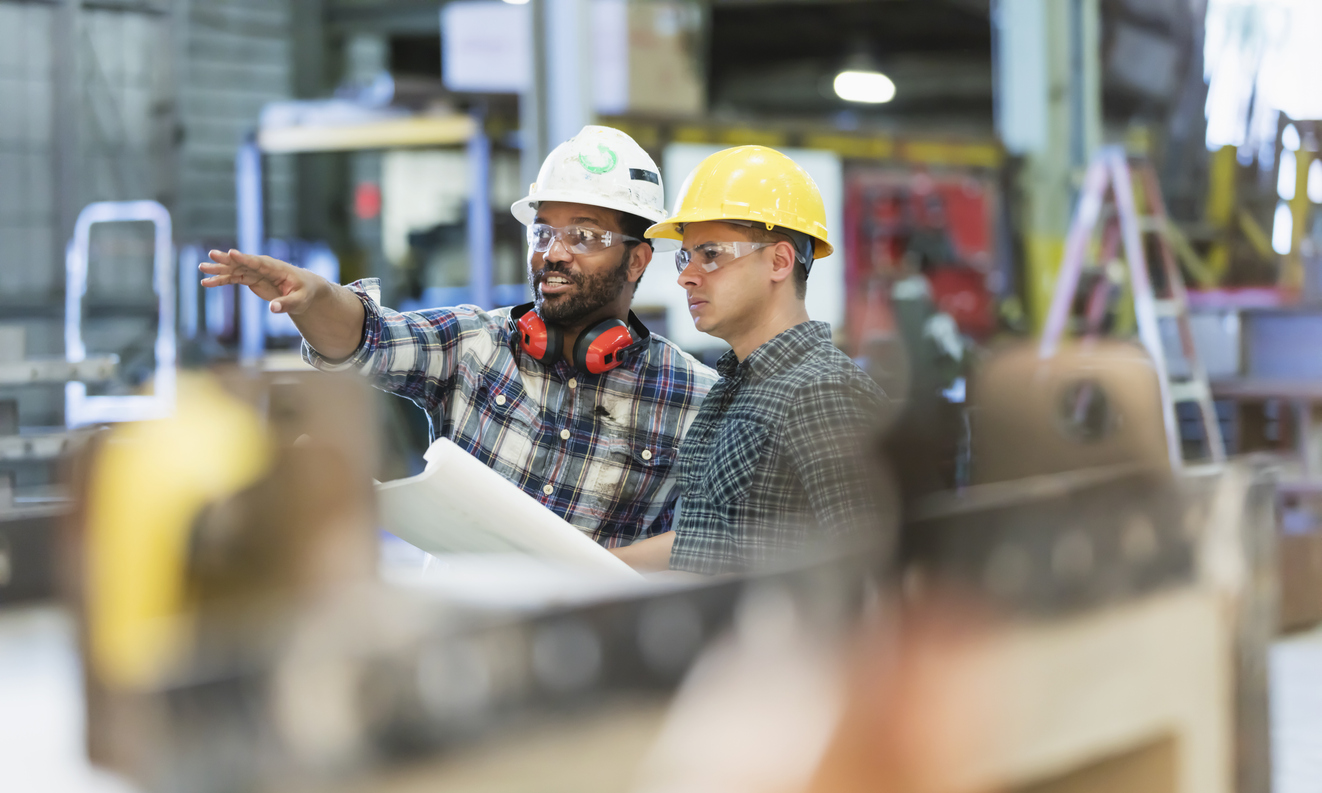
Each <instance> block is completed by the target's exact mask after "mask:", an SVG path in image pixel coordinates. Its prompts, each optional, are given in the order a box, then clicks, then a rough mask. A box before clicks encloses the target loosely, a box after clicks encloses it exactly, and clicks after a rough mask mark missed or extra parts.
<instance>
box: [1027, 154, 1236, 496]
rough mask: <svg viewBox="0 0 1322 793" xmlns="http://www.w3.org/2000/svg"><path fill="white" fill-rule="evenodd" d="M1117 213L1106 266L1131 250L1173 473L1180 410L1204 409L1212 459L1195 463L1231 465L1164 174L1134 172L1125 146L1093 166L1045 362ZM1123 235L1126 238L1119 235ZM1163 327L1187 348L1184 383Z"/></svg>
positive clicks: (1045, 339) (1091, 325) (1042, 351)
mask: <svg viewBox="0 0 1322 793" xmlns="http://www.w3.org/2000/svg"><path fill="white" fill-rule="evenodd" d="M1135 175H1137V176H1138V178H1139V180H1140V185H1139V186H1140V187H1141V188H1142V192H1143V197H1144V199H1145V201H1144V203H1145V204H1146V209H1147V213H1146V214H1142V215H1140V214H1139V210H1138V207H1137V206H1136V200H1135V193H1134V176H1135ZM1108 195H1109V198H1110V201H1109V202H1108V200H1107V199H1108ZM1110 208H1113V214H1112V213H1108V215H1109V216H1108V217H1107V218H1106V219H1105V221H1104V222H1103V224H1102V225H1103V231H1104V233H1103V238H1102V242H1101V249H1102V257H1101V260H1102V262H1107V261H1110V259H1111V256H1112V255H1113V254H1114V249H1115V247H1116V245H1117V244H1120V245H1122V246H1123V248H1124V258H1125V260H1126V261H1127V263H1128V270H1129V276H1130V279H1129V280H1130V287H1131V289H1132V291H1133V295H1134V315H1135V319H1136V321H1137V325H1138V337H1139V341H1140V342H1141V343H1142V344H1143V347H1144V348H1145V349H1146V350H1147V352H1148V355H1149V356H1151V358H1152V362H1153V364H1154V365H1155V366H1156V368H1157V375H1158V381H1159V383H1160V386H1161V402H1162V417H1163V419H1164V422H1163V423H1164V425H1165V428H1166V447H1167V450H1168V451H1169V453H1170V461H1171V467H1172V468H1173V469H1174V470H1177V471H1178V470H1180V469H1182V468H1183V467H1184V466H1185V464H1186V460H1185V454H1184V440H1183V437H1182V435H1181V432H1180V420H1179V411H1178V409H1177V405H1180V404H1191V405H1195V406H1197V408H1198V412H1199V414H1200V419H1199V423H1200V424H1201V425H1202V428H1203V438H1204V439H1205V442H1206V456H1205V459H1203V460H1201V461H1198V460H1191V461H1189V462H1210V463H1220V462H1223V461H1224V460H1225V456H1226V451H1225V443H1224V441H1223V440H1222V438H1221V427H1220V424H1219V423H1218V422H1217V416H1216V409H1215V407H1214V406H1213V404H1212V389H1211V386H1210V384H1209V383H1208V379H1207V370H1206V369H1205V368H1204V367H1203V365H1202V361H1201V360H1199V358H1198V352H1197V350H1196V349H1194V340H1193V329H1192V327H1191V326H1190V323H1189V307H1188V302H1187V298H1186V295H1185V289H1184V279H1183V277H1182V276H1181V274H1180V268H1179V265H1178V264H1177V262H1176V259H1175V254H1174V251H1173V250H1172V248H1171V244H1170V241H1169V240H1168V238H1167V234H1166V227H1167V224H1168V223H1169V222H1170V221H1169V219H1168V218H1167V215H1166V206H1165V203H1164V201H1163V200H1162V197H1161V188H1160V186H1159V185H1158V183H1157V176H1156V173H1155V172H1154V171H1153V169H1152V165H1151V163H1148V162H1145V161H1136V162H1134V163H1133V164H1132V165H1131V162H1130V159H1129V156H1128V155H1127V154H1126V152H1125V150H1124V149H1123V148H1122V147H1120V146H1109V147H1107V148H1104V149H1102V150H1101V151H1100V152H1099V153H1098V154H1097V156H1096V158H1095V159H1094V160H1093V161H1092V163H1091V164H1090V165H1089V166H1088V172H1087V175H1086V176H1085V177H1084V183H1083V189H1082V191H1081V192H1080V193H1079V202H1078V206H1077V208H1076V209H1075V214H1074V218H1073V220H1072V221H1071V223H1070V231H1069V237H1068V238H1067V239H1066V243H1065V256H1064V259H1063V260H1062V261H1061V266H1060V273H1059V274H1058V275H1057V279H1056V289H1055V293H1054V294H1053V296H1052V300H1051V310H1050V312H1049V313H1048V314H1047V321H1046V326H1045V327H1044V329H1043V332H1042V342H1041V346H1040V347H1039V355H1040V357H1042V358H1049V357H1051V356H1052V355H1054V354H1055V352H1056V349H1057V348H1058V347H1059V345H1060V342H1061V339H1062V338H1063V336H1064V334H1065V332H1066V330H1067V325H1068V324H1069V321H1070V316H1071V313H1072V307H1073V305H1074V301H1075V295H1076V293H1077V290H1078V287H1079V280H1080V276H1081V275H1082V273H1083V269H1084V264H1085V260H1086V259H1087V256H1088V249H1089V247H1090V245H1091V243H1092V240H1093V235H1094V233H1095V232H1096V231H1097V227H1098V224H1099V221H1102V218H1103V211H1104V210H1107V209H1110ZM1117 232H1118V234H1117ZM1148 235H1152V236H1154V237H1155V238H1156V241H1157V249H1158V250H1159V251H1160V257H1159V259H1160V261H1159V262H1158V266H1159V269H1158V270H1157V273H1156V274H1157V275H1158V276H1159V280H1160V281H1161V284H1160V289H1159V290H1156V289H1154V287H1153V278H1152V271H1150V270H1149V269H1148V261H1147V248H1146V244H1145V243H1146V239H1145V238H1146V237H1147V236H1148ZM1108 288H1109V284H1108V283H1107V282H1106V279H1104V278H1103V279H1102V280H1101V282H1100V283H1099V285H1098V290H1095V291H1094V293H1093V294H1092V295H1090V296H1089V299H1088V300H1087V301H1086V304H1087V310H1086V317H1085V321H1086V323H1087V333H1089V334H1094V335H1095V334H1096V333H1098V332H1099V331H1100V325H1101V320H1102V318H1103V316H1104V314H1105V308H1106V304H1107V302H1108V301H1107V296H1106V293H1105V292H1103V291H1100V290H1104V289H1108ZM1163 321H1168V322H1174V324H1175V328H1176V330H1177V331H1178V335H1179V342H1180V348H1181V351H1182V353H1183V357H1184V360H1185V362H1186V363H1187V364H1188V371H1187V372H1184V373H1182V376H1180V377H1179V378H1178V379H1173V378H1172V375H1171V371H1170V365H1169V362H1168V361H1167V354H1166V347H1165V346H1164V345H1163V343H1162V333H1161V330H1162V325H1161V323H1162V322H1163Z"/></svg>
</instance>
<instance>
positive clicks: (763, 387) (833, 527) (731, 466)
mask: <svg viewBox="0 0 1322 793" xmlns="http://www.w3.org/2000/svg"><path fill="white" fill-rule="evenodd" d="M716 369H717V371H718V372H719V373H720V375H721V379H720V380H719V381H718V382H717V383H716V385H715V387H713V388H712V390H711V392H710V393H709V394H708V395H707V399H706V400H705V401H704V402H703V404H702V408H701V409H700V410H699V411H698V417H697V419H695V420H694V422H693V426H692V427H690V428H689V433H688V435H687V436H686V437H685V438H684V443H683V445H682V446H681V447H680V450H679V460H678V462H677V463H676V467H677V468H678V469H679V484H680V492H681V493H682V494H683V499H682V501H681V505H680V510H679V517H678V519H677V520H676V523H675V542H674V546H673V549H672V551H671V556H670V566H671V568H672V569H675V570H687V571H690V572H695V573H709V574H710V573H721V572H730V571H746V570H755V569H758V568H761V567H766V566H768V565H774V564H777V563H780V562H783V561H784V560H785V559H787V558H790V557H793V556H794V555H796V554H799V553H804V552H808V553H811V552H813V551H816V550H821V549H822V548H821V546H822V541H823V540H827V541H829V540H832V539H842V538H844V537H845V536H846V535H848V534H849V533H851V532H854V531H860V530H867V529H871V528H873V527H878V526H881V525H884V519H885V517H886V516H887V515H888V514H889V512H890V511H891V510H892V509H893V506H894V505H893V504H889V503H887V497H886V495H885V494H886V492H887V488H886V486H885V485H884V482H883V481H881V480H879V479H878V475H879V469H878V468H877V467H876V466H874V465H873V464H872V463H871V454H870V451H871V450H870V448H869V441H870V440H871V438H872V437H873V435H872V433H871V432H870V431H869V430H870V429H871V428H873V427H876V426H877V425H878V424H879V423H880V422H881V420H882V418H883V416H884V414H885V413H886V411H887V410H888V407H887V402H886V397H885V395H884V394H883V393H882V392H881V389H880V388H878V387H877V385H876V383H875V382H873V380H872V379H871V378H869V377H868V376H867V374H865V373H864V372H863V371H862V370H861V369H859V368H858V367H857V366H856V365H854V362H853V361H851V360H849V358H848V357H846V356H845V355H844V353H842V352H840V351H839V350H837V349H836V348H835V346H834V345H832V344H831V326H830V325H828V324H827V323H825V322H805V323H802V324H800V325H796V326H795V327H793V328H790V329H789V330H786V331H784V332H783V333H781V334H779V335H777V336H776V337H775V338H773V339H772V340H771V341H769V342H767V343H766V344H763V345H762V346H761V347H758V348H757V349H756V350H754V351H753V352H752V353H751V354H750V355H749V356H748V357H747V358H746V359H744V360H743V361H742V362H740V361H739V360H738V359H737V358H736V357H735V355H734V352H733V351H731V352H728V353H726V354H725V356H723V357H722V358H721V359H720V360H719V361H718V362H717V364H716Z"/></svg>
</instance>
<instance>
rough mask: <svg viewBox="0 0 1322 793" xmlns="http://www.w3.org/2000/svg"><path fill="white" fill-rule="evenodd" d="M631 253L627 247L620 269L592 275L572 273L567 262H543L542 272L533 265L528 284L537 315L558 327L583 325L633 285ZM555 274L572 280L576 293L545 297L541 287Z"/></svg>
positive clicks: (621, 259) (529, 270) (530, 267)
mask: <svg viewBox="0 0 1322 793" xmlns="http://www.w3.org/2000/svg"><path fill="white" fill-rule="evenodd" d="M630 253H632V249H631V248H630V247H629V246H627V245H626V246H625V250H624V255H622V256H621V257H620V263H619V265H618V266H616V267H615V268H613V269H610V270H606V271H604V272H599V273H594V274H592V275H584V274H582V273H571V272H569V270H568V267H567V265H566V264H565V263H564V262H548V261H546V260H545V259H543V260H542V264H543V267H542V269H540V270H533V269H532V266H531V263H529V268H528V283H529V284H531V285H532V294H533V306H534V307H535V308H536V309H537V313H538V314H540V315H541V317H542V319H543V320H544V321H546V322H549V323H552V324H555V325H565V326H569V327H573V326H575V325H581V324H583V322H584V320H586V319H588V318H590V317H591V316H592V315H593V314H595V313H597V312H598V311H600V310H601V309H602V307H603V306H605V305H607V304H608V303H610V302H611V301H613V300H615V298H617V297H619V296H620V291H621V290H622V289H624V288H625V287H626V286H628V285H629V254H630ZM552 273H554V274H556V275H559V276H561V277H562V278H566V279H568V280H569V282H570V284H571V285H572V286H573V290H572V291H570V292H568V293H566V294H562V295H553V296H552V297H551V299H550V300H547V299H546V298H544V297H542V291H541V290H540V289H538V286H540V285H541V283H542V282H543V281H545V280H546V278H547V276H549V275H551V274H552Z"/></svg>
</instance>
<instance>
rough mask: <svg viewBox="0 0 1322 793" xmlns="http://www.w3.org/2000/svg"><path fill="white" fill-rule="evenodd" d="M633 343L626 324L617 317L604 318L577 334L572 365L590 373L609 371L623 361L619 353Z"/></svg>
mask: <svg viewBox="0 0 1322 793" xmlns="http://www.w3.org/2000/svg"><path fill="white" fill-rule="evenodd" d="M633 343H634V337H633V334H632V333H630V332H629V326H628V325H627V324H625V323H624V322H621V321H620V320H618V319H604V320H602V321H601V322H598V323H597V324H595V325H593V326H592V327H590V328H587V329H586V330H584V331H583V332H582V333H580V334H579V335H578V340H577V341H575V342H574V366H576V367H578V369H579V371H582V372H591V373H592V374H601V373H602V372H609V371H610V370H611V369H614V368H615V367H617V366H619V365H620V364H622V363H624V358H623V357H622V356H621V353H622V352H623V351H624V349H625V348H627V347H628V346H629V345H631V344H633Z"/></svg>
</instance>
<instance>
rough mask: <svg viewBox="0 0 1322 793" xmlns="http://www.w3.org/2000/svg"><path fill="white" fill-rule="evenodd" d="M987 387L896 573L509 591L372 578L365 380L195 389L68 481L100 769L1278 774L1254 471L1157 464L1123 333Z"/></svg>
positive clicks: (1157, 407)
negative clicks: (956, 485)
mask: <svg viewBox="0 0 1322 793" xmlns="http://www.w3.org/2000/svg"><path fill="white" fill-rule="evenodd" d="M971 393H972V395H973V398H974V409H973V415H974V417H975V421H976V424H975V426H974V439H975V449H974V451H975V454H974V459H975V462H976V463H977V467H976V468H975V481H976V484H974V485H973V486H971V487H968V488H966V489H965V490H963V491H962V492H959V493H943V494H938V495H936V496H932V497H928V498H925V499H924V500H922V501H921V502H918V503H914V504H911V505H908V506H907V508H906V510H905V513H906V520H907V525H906V527H905V532H904V540H903V551H902V558H901V560H900V565H899V568H900V569H899V570H898V572H897V571H895V570H894V569H892V568H891V566H890V565H889V564H888V565H886V566H885V567H883V566H882V565H881V564H880V563H879V562H877V561H875V560H874V559H872V558H871V557H870V556H869V555H868V554H866V553H862V552H855V553H843V554H841V555H840V556H839V557H838V558H835V559H831V560H825V561H819V562H816V563H813V564H808V565H803V566H799V567H797V568H795V569H787V570H783V571H781V572H776V573H767V574H762V575H756V576H751V577H747V578H721V579H702V580H697V581H692V580H675V579H658V580H655V581H642V582H640V583H638V584H628V585H625V586H621V585H620V584H618V583H605V582H594V581H590V580H582V579H581V577H580V576H576V575H574V574H573V571H568V572H569V573H570V574H569V575H566V576H563V580H564V581H568V582H571V583H568V584H566V585H564V586H561V587H559V588H554V587H553V588H552V589H550V590H548V592H549V593H550V594H549V595H548V596H546V597H541V598H538V599H535V600H534V601H532V602H524V603H517V602H514V601H512V600H510V599H504V600H501V599H499V598H488V599H487V600H486V601H483V599H482V598H481V597H478V596H477V595H476V594H473V595H471V596H462V595H456V594H455V590H454V589H453V587H450V588H433V587H426V586H403V585H390V584H385V583H382V581H381V580H380V578H379V576H378V575H377V574H376V570H375V569H374V568H375V565H376V556H375V549H376V542H375V536H374V535H375V532H374V530H373V524H374V520H373V517H372V511H371V488H370V483H371V471H372V463H373V460H374V457H375V452H374V451H373V449H374V444H375V441H374V439H373V438H371V437H369V434H368V433H366V432H365V431H363V430H362V429H361V428H362V427H364V426H369V423H368V422H364V421H361V417H362V416H363V415H365V414H366V413H367V411H368V403H367V401H366V400H365V398H364V397H363V395H362V394H361V392H360V391H359V390H358V383H357V382H354V381H341V380H338V379H336V378H332V377H330V376H327V375H322V374H311V373H309V374H306V375H299V376H296V377H291V376H288V375H280V376H272V375H267V376H261V377H257V376H253V375H243V374H239V373H233V374H230V375H226V376H224V377H220V378H216V377H212V376H207V377H202V378H200V379H192V378H184V379H181V381H180V390H179V407H178V410H177V411H176V414H175V415H174V417H173V418H170V419H165V420H161V421H157V422H149V423H142V424H137V425H125V426H124V427H122V428H120V429H117V430H116V431H115V432H114V433H112V434H110V435H109V436H108V437H106V438H104V440H103V441H102V442H101V443H100V444H99V446H98V448H96V449H94V450H92V452H91V453H90V456H89V457H88V459H87V460H86V461H85V463H86V464H85V465H84V466H83V468H82V471H83V474H82V477H81V481H80V483H79V485H78V489H79V491H80V492H81V494H82V497H81V499H80V502H79V503H80V505H81V510H80V514H79V516H78V518H77V520H76V521H75V528H76V533H77V534H79V535H80V536H81V537H82V542H81V543H79V544H77V547H80V548H82V549H83V557H82V560H81V562H80V566H81V567H82V569H83V575H82V576H81V579H82V580H83V581H85V585H84V589H83V591H82V592H80V593H78V602H79V603H80V604H81V606H80V608H81V609H82V613H83V617H84V619H83V625H84V628H85V636H84V638H85V648H86V654H87V670H88V677H89V687H88V688H89V700H90V701H89V706H90V711H89V717H90V718H89V736H90V743H91V750H92V753H93V756H94V757H95V758H96V759H97V760H98V761H99V762H102V763H104V764H107V765H110V766H112V767H115V768H118V769H120V770H122V771H124V772H126V773H127V774H128V775H129V776H130V777H131V778H133V779H135V780H136V781H137V782H138V783H139V784H141V785H142V786H143V787H144V788H145V789H147V790H151V791H188V792H190V793H191V792H193V791H196V792H197V793H210V792H211V791H234V790H251V791H268V790H269V791H275V790H282V791H284V790H300V791H359V790H362V791H366V790H372V791H412V790H422V789H425V790H428V791H450V790H454V791H459V790H464V791H467V790H509V791H523V790H527V791H560V790H563V791H576V792H579V793H581V792H584V791H648V792H651V791H685V792H686V793H687V792H689V791H697V790H712V791H717V790H719V791H729V790H740V791H760V790H766V791H771V790H776V791H787V790H794V791H800V790H801V791H855V790H857V791H864V790H887V791H894V792H895V793H918V791H943V792H949V793H961V792H965V791H967V792H968V793H974V792H975V791H994V790H1006V791H1033V792H1034V793H1041V792H1044V791H1055V792H1057V793H1064V792H1065V791H1080V790H1108V791H1109V790H1126V791H1142V792H1144V793H1146V792H1147V791H1152V792H1153V793H1167V792H1168V791H1170V792H1172V793H1173V792H1175V791H1178V792H1179V793H1230V791H1243V792H1244V793H1266V792H1267V791H1268V790H1269V779H1268V772H1267V769H1268V766H1267V752H1266V744H1265V741H1266V677H1265V675H1266V671H1265V654H1266V642H1267V638H1268V636H1269V635H1270V632H1271V614H1272V609H1273V608H1274V603H1273V600H1272V595H1271V591H1272V587H1271V578H1270V571H1271V569H1272V568H1271V562H1272V556H1271V554H1272V547H1271V545H1270V539H1271V536H1272V533H1271V525H1272V512H1271V510H1272V498H1271V484H1270V480H1269V476H1268V475H1267V472H1264V471H1262V470H1259V469H1257V468H1254V467H1253V466H1251V465H1230V466H1223V467H1218V468H1208V469H1206V470H1203V471H1200V472H1196V473H1190V472H1180V473H1178V474H1177V473H1174V472H1172V470H1171V467H1170V464H1169V456H1168V455H1167V453H1166V449H1165V446H1164V444H1162V443H1161V441H1160V439H1161V438H1162V437H1163V435H1162V433H1161V432H1160V426H1161V402H1160V396H1159V394H1160V391H1159V387H1158V384H1157V381H1156V375H1155V372H1154V370H1153V368H1152V366H1151V363H1150V362H1149V361H1148V360H1147V358H1146V357H1145V356H1144V354H1143V353H1142V352H1141V351H1140V350H1138V349H1137V348H1133V347H1128V346H1124V345H1103V346H1095V347H1091V348H1081V349H1073V348H1071V349H1067V350H1065V351H1062V352H1060V353H1058V354H1057V355H1055V356H1054V357H1052V358H1050V359H1046V360H1043V359H1040V358H1038V357H1037V356H1036V354H1035V353H1034V352H1033V351H1027V350H1023V351H1016V350H1007V351H1004V352H1002V353H1001V354H1000V355H997V356H995V357H993V358H992V359H991V360H990V361H989V363H988V364H987V366H986V367H985V368H984V369H983V370H982V371H981V373H980V375H979V377H978V379H977V381H976V382H975V383H974V384H973V387H972V389H971ZM1154 427H1156V428H1157V429H1156V430H1154V429H1153V428H1154ZM1154 439H1156V440H1154ZM894 462H895V464H900V463H902V461H894ZM437 519H438V520H444V519H445V517H444V516H443V515H438V516H437ZM498 567H499V560H492V562H491V568H490V569H491V570H492V571H495V570H496V569H497V568H498ZM513 569H514V570H515V571H516V572H515V574H514V576H511V577H510V578H508V579H507V580H509V581H510V582H511V584H510V585H511V587H513V578H514V577H518V578H522V579H526V580H524V581H523V583H524V584H527V583H528V580H531V579H536V578H538V577H539V576H542V577H545V576H546V574H547V571H541V572H537V573H534V574H529V573H528V571H529V570H531V569H532V568H528V567H520V566H518V565H515V566H514V568H513ZM551 572H555V571H551ZM559 572H560V573H562V574H563V573H565V572H566V571H559ZM492 575H493V576H497V578H498V575H497V574H496V573H494V572H493V573H492Z"/></svg>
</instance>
